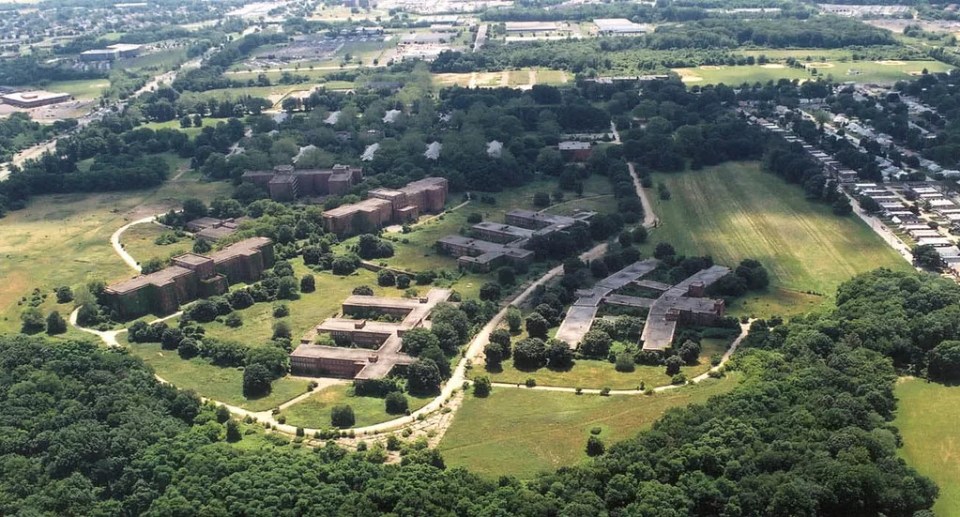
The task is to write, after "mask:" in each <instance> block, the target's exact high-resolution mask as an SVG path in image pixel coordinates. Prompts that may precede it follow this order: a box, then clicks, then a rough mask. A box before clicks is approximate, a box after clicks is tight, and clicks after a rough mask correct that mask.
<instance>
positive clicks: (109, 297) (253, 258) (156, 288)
mask: <svg viewBox="0 0 960 517" xmlns="http://www.w3.org/2000/svg"><path fill="white" fill-rule="evenodd" d="M273 260H274V257H273V242H272V241H271V240H270V239H268V238H266V237H254V238H252V239H246V240H243V241H240V242H238V243H236V244H233V245H231V246H228V247H226V248H224V249H222V250H220V251H217V252H215V253H211V254H210V255H209V256H204V255H198V254H196V253H187V254H185V255H180V256H179V257H174V258H173V265H172V266H170V267H167V268H164V269H161V270H160V271H157V272H154V273H150V274H147V275H141V276H138V277H136V278H132V279H130V280H124V281H123V282H118V283H116V284H111V285H110V286H108V287H107V288H106V290H105V291H104V295H105V297H106V304H107V306H109V307H110V309H112V310H114V311H116V312H117V314H119V315H120V317H121V318H124V319H130V318H136V317H139V316H143V315H144V314H150V313H153V314H171V313H173V312H176V310H177V309H178V308H179V307H180V306H181V305H183V304H185V303H188V302H191V301H193V300H196V299H198V298H205V297H207V296H213V295H217V294H223V293H225V292H227V288H228V286H229V285H230V284H232V283H235V282H253V281H256V280H259V279H260V275H261V274H262V273H263V271H264V270H265V269H267V268H269V267H271V266H273Z"/></svg>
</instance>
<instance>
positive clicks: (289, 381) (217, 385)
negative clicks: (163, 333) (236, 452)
mask: <svg viewBox="0 0 960 517" xmlns="http://www.w3.org/2000/svg"><path fill="white" fill-rule="evenodd" d="M122 336H123V339H121V341H122V342H125V341H126V340H125V334H124V335H122ZM127 348H128V349H129V350H130V352H131V353H133V354H134V355H136V356H138V357H140V358H142V359H143V360H144V362H146V363H147V364H149V365H150V366H151V367H153V369H154V371H155V372H156V373H157V375H159V376H160V377H161V378H162V379H163V380H165V381H167V382H169V383H171V384H173V385H174V386H176V387H178V388H180V389H183V390H192V391H194V392H196V393H198V394H200V395H202V396H204V397H209V398H211V399H214V400H218V401H220V402H226V403H227V404H230V405H233V406H237V407H240V408H243V409H248V410H250V411H266V410H268V409H271V408H275V407H277V406H279V405H280V404H282V403H284V402H286V401H288V400H290V399H292V398H294V397H296V396H297V395H300V394H302V393H304V392H306V391H307V381H306V380H304V379H298V378H293V377H283V378H280V379H277V380H275V381H273V385H272V390H271V392H270V394H269V395H267V396H265V397H260V398H256V399H248V398H247V397H244V396H243V369H242V368H223V367H220V366H214V365H212V364H210V363H209V362H207V360H206V359H203V358H200V357H195V358H193V359H189V360H184V359H181V358H180V356H179V355H177V352H176V350H163V349H161V348H160V344H159V343H132V344H129V345H127Z"/></svg>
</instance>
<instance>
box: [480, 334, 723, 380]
mask: <svg viewBox="0 0 960 517" xmlns="http://www.w3.org/2000/svg"><path fill="white" fill-rule="evenodd" d="M727 343H728V341H726V340H721V339H704V340H703V341H702V343H701V345H702V347H703V350H702V352H701V354H700V362H699V364H697V365H696V366H685V367H683V368H681V369H680V371H681V372H683V374H684V375H686V376H687V378H688V379H691V378H693V377H696V376H697V375H700V374H702V373H705V372H706V371H707V370H709V369H710V356H711V355H713V354H716V353H720V354H722V353H723V352H724V351H726V349H727ZM472 374H473V375H488V376H489V377H490V379H491V380H493V381H494V382H508V383H515V384H522V383H524V382H525V381H526V380H527V379H530V378H533V379H536V381H537V386H563V387H567V388H577V387H579V388H596V389H601V388H610V389H615V390H629V389H635V388H637V387H638V386H640V384H641V382H642V383H643V385H644V387H645V388H654V387H657V386H666V385H667V384H670V376H669V375H667V373H666V368H665V367H663V366H644V365H639V364H638V365H637V366H636V370H635V371H633V372H629V373H623V372H618V371H617V370H616V369H615V368H614V365H613V363H611V362H609V361H603V360H594V359H578V360H577V361H576V363H575V364H574V366H573V368H571V369H570V370H567V371H559V370H551V369H549V368H540V369H538V370H535V371H524V370H518V369H516V368H515V367H514V366H513V361H505V362H504V363H503V366H502V371H499V372H490V371H487V370H486V369H485V367H484V366H483V365H478V366H475V367H474V368H473V370H472Z"/></svg>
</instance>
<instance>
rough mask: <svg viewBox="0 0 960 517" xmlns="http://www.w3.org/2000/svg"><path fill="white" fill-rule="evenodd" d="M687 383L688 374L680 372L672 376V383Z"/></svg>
mask: <svg viewBox="0 0 960 517" xmlns="http://www.w3.org/2000/svg"><path fill="white" fill-rule="evenodd" d="M686 383H687V376H686V375H684V374H682V373H678V374H676V375H674V376H673V377H671V378H670V384H686Z"/></svg>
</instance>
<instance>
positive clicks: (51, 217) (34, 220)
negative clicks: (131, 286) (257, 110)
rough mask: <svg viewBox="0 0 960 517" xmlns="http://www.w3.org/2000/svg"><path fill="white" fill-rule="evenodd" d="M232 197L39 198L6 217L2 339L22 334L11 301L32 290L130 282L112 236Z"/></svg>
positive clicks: (183, 185)
mask: <svg viewBox="0 0 960 517" xmlns="http://www.w3.org/2000/svg"><path fill="white" fill-rule="evenodd" d="M231 189H232V186H231V185H230V184H229V183H225V182H218V183H202V182H176V183H173V182H168V183H166V184H164V185H162V186H161V187H159V188H156V189H150V190H138V191H131V192H115V193H107V194H58V195H48V196H37V197H36V198H34V199H33V200H31V202H30V204H29V205H28V206H27V207H26V208H25V209H23V210H16V211H12V212H10V213H9V214H7V216H6V217H4V219H3V231H2V232H0V263H2V266H0V332H15V331H17V330H18V329H19V328H20V320H19V315H20V312H21V310H22V307H20V306H18V305H17V301H18V300H19V299H20V297H22V296H25V295H27V294H28V293H29V292H30V291H31V290H32V289H33V288H35V287H37V288H40V289H42V290H43V291H44V292H50V291H52V290H53V288H55V287H57V286H59V285H68V286H73V287H77V286H79V285H81V284H83V283H84V282H86V281H87V280H88V279H90V278H100V279H103V280H105V281H107V282H111V281H116V280H122V279H124V278H128V277H130V276H133V274H134V273H133V271H132V270H131V269H130V268H129V267H128V266H127V265H126V264H124V262H123V261H122V260H121V259H120V257H119V256H117V254H116V253H114V251H113V248H111V247H110V235H111V234H112V233H113V232H114V231H116V229H117V228H119V227H121V226H123V225H124V224H126V223H128V222H130V221H132V220H135V219H139V218H142V217H145V216H148V215H154V214H158V213H163V212H165V211H167V210H169V209H170V208H173V207H175V206H176V207H177V208H179V202H180V200H183V199H186V198H190V197H197V198H200V199H204V200H207V201H209V200H212V199H213V198H214V197H217V196H223V195H228V194H229V192H230V190H231ZM67 308H69V309H70V310H72V307H67ZM61 312H64V310H61ZM66 312H69V310H67V311H66Z"/></svg>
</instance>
